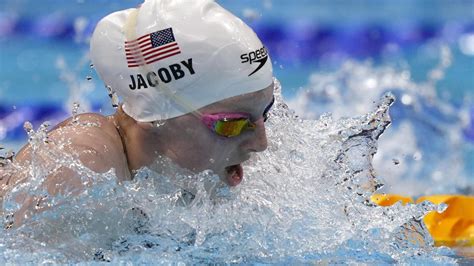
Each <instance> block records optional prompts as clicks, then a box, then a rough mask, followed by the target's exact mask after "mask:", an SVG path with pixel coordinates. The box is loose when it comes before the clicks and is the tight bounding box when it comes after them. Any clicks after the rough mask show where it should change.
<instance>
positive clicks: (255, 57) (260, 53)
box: [240, 46, 268, 77]
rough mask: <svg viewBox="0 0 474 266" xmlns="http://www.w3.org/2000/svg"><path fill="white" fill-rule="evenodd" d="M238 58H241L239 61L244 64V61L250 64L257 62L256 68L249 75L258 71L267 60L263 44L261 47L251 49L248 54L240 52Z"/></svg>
mask: <svg viewBox="0 0 474 266" xmlns="http://www.w3.org/2000/svg"><path fill="white" fill-rule="evenodd" d="M240 59H242V62H241V63H242V64H245V63H250V64H251V65H252V64H253V63H258V64H259V65H258V66H257V68H256V69H255V70H254V71H253V72H252V73H250V74H249V77H250V76H252V75H253V74H255V73H256V72H257V71H259V70H260V69H261V68H262V67H263V66H264V65H265V63H266V62H267V59H268V51H267V48H265V46H263V47H262V48H260V49H257V50H255V51H252V52H250V53H248V54H242V55H241V56H240Z"/></svg>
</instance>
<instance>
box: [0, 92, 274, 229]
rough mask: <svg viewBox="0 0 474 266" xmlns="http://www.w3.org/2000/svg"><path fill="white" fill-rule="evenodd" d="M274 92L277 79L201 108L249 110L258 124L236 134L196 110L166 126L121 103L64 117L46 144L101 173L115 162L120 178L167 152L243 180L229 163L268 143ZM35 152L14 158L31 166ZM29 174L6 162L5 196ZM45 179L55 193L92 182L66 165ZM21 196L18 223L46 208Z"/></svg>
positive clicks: (0, 185) (183, 162)
mask: <svg viewBox="0 0 474 266" xmlns="http://www.w3.org/2000/svg"><path fill="white" fill-rule="evenodd" d="M272 98H273V85H271V86H269V87H267V88H265V89H263V90H260V91H257V92H253V93H249V94H244V95H240V96H236V97H232V98H228V99H225V100H223V101H220V102H217V103H213V104H211V105H208V106H206V107H203V108H201V109H199V111H200V112H201V113H203V114H208V113H209V114H212V113H221V112H246V113H249V114H250V115H251V120H252V121H253V122H254V123H255V124H256V125H257V127H256V128H255V129H254V130H249V131H245V132H243V133H242V134H241V135H239V136H236V137H231V138H226V137H222V136H218V135H216V134H215V133H214V132H212V131H211V130H210V129H209V128H207V127H206V126H205V125H204V124H203V123H202V122H201V121H200V118H199V117H198V116H197V115H196V114H193V113H191V114H186V115H183V116H179V117H176V118H172V119H169V120H167V121H166V123H165V124H164V125H163V126H160V127H156V126H154V125H153V124H152V123H149V122H137V121H136V120H134V119H133V118H131V117H129V116H128V115H127V114H125V113H124V112H123V111H122V110H121V108H119V109H118V110H117V112H116V113H115V114H114V115H112V116H109V117H105V116H102V115H100V114H92V113H88V114H81V115H79V116H77V117H76V122H73V120H72V118H69V119H67V120H65V121H63V122H61V123H60V124H58V125H57V126H56V127H55V128H53V129H52V130H51V131H50V132H49V133H48V143H46V144H44V145H46V147H45V148H46V149H45V150H49V151H54V152H55V153H56V154H59V155H61V154H72V155H74V156H75V157H76V158H79V160H80V161H81V163H82V164H83V165H84V166H86V167H87V168H89V169H90V170H92V171H94V172H97V173H105V172H107V171H109V170H110V169H112V168H113V169H115V174H116V176H117V179H118V181H119V182H121V181H125V180H131V179H132V178H133V174H134V172H135V171H136V170H138V169H140V168H142V167H145V166H149V165H151V164H153V163H154V162H155V161H156V159H157V158H159V157H160V156H165V157H167V158H169V159H171V160H172V161H173V162H174V163H176V164H178V165H179V166H180V167H183V168H186V169H188V170H190V171H192V172H194V173H198V172H201V171H203V170H206V169H210V170H212V171H213V172H214V173H216V174H218V175H219V176H220V177H221V179H222V180H223V181H224V182H226V183H227V184H228V185H237V184H238V183H240V180H238V181H235V180H234V181H233V179H232V178H230V175H232V173H229V169H228V167H229V166H235V165H240V164H241V163H242V162H244V161H246V160H248V159H249V158H250V156H251V154H252V153H254V152H260V151H263V150H265V149H266V148H267V138H266V134H265V126H264V123H263V117H262V114H263V111H264V109H265V108H266V107H267V106H268V104H269V103H270V102H271V101H272ZM31 154H32V148H31V147H30V145H26V146H25V147H23V148H22V149H21V150H20V151H19V152H18V154H17V155H16V156H15V158H14V161H15V163H17V164H18V165H20V166H21V165H25V166H26V165H28V164H30V163H31ZM36 158H37V160H39V161H40V163H41V164H42V165H44V166H45V167H47V168H57V167H54V166H55V165H56V162H55V161H53V160H51V159H50V157H49V156H48V155H47V154H46V153H45V152H41V150H40V151H39V152H38V153H37V155H36ZM25 168H26V167H25ZM239 174H242V173H239ZM27 180H28V173H27V172H24V173H18V172H15V173H14V174H12V172H7V171H6V170H4V169H3V170H2V169H1V168H0V196H1V197H3V196H4V195H5V193H6V192H7V191H9V190H10V189H11V188H13V187H15V186H16V185H17V184H19V183H22V182H24V181H27ZM43 185H44V186H45V187H46V188H47V190H48V193H49V194H50V195H56V194H57V193H60V194H65V193H67V194H68V195H74V194H79V193H80V192H81V191H82V190H83V189H84V188H85V187H84V186H87V185H88V184H87V183H82V181H81V178H80V174H79V173H77V172H76V171H74V170H72V169H71V168H69V167H68V166H67V165H64V166H61V167H59V168H57V169H55V170H54V171H53V172H51V173H50V174H49V175H48V176H47V177H45V180H44V183H43ZM18 201H21V202H23V207H22V209H21V210H20V211H19V212H20V213H22V215H15V224H20V223H21V218H18V217H23V216H25V214H27V213H28V212H37V211H41V209H42V208H43V207H42V206H41V204H40V202H41V199H38V198H34V197H30V196H28V195H24V197H23V198H21V199H18ZM32 206H34V208H33V207H32ZM44 208H48V207H47V206H45V207H44ZM33 209H34V210H33Z"/></svg>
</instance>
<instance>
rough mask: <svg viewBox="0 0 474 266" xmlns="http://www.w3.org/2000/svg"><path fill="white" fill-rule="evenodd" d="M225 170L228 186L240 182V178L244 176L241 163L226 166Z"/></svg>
mask: <svg viewBox="0 0 474 266" xmlns="http://www.w3.org/2000/svg"><path fill="white" fill-rule="evenodd" d="M225 170H226V173H227V176H226V180H227V184H229V186H231V187H234V186H237V185H238V184H240V182H242V179H243V178H244V169H243V168H242V165H240V164H235V165H231V166H227V167H226V168H225Z"/></svg>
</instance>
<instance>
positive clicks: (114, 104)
mask: <svg viewBox="0 0 474 266" xmlns="http://www.w3.org/2000/svg"><path fill="white" fill-rule="evenodd" d="M111 99H112V107H113V108H117V107H118V106H119V98H118V96H117V94H116V93H115V92H113V93H112V95H111Z"/></svg>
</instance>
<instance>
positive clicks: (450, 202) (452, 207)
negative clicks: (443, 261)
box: [371, 194, 474, 246]
mask: <svg viewBox="0 0 474 266" xmlns="http://www.w3.org/2000/svg"><path fill="white" fill-rule="evenodd" d="M371 200H372V201H373V202H374V203H375V204H377V205H379V206H390V205H393V204H395V203H396V202H399V201H401V202H402V204H404V205H405V204H407V203H414V202H416V203H421V202H423V201H431V202H433V203H434V204H441V203H444V204H446V205H447V206H448V208H447V209H446V210H445V211H444V212H442V213H438V212H436V211H432V212H430V213H428V214H427V215H426V216H425V217H424V219H423V221H424V222H425V224H426V227H427V228H428V231H429V232H430V234H431V236H432V237H433V239H434V241H435V245H437V246H474V196H465V195H432V196H423V197H420V198H418V199H417V200H416V201H414V200H413V199H412V198H410V197H405V196H401V195H396V194H374V195H372V197H371Z"/></svg>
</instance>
